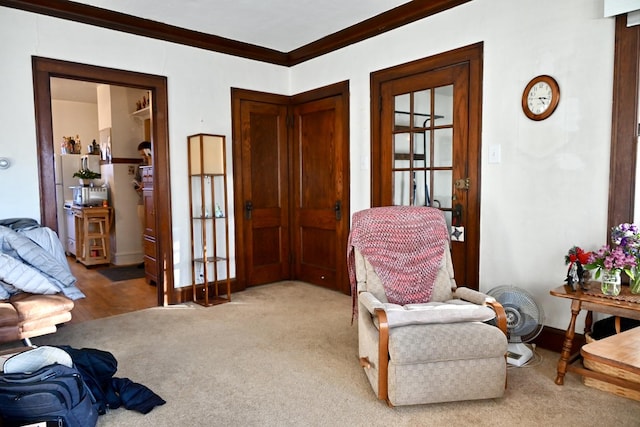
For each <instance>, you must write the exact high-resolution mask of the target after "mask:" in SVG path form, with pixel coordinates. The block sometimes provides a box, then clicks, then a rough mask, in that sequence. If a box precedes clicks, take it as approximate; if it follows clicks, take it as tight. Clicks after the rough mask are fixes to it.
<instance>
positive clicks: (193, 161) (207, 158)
mask: <svg viewBox="0 0 640 427" xmlns="http://www.w3.org/2000/svg"><path fill="white" fill-rule="evenodd" d="M189 170H190V173H191V175H219V174H223V173H224V138H223V137H222V136H219V135H208V134H197V135H192V136H190V137H189Z"/></svg>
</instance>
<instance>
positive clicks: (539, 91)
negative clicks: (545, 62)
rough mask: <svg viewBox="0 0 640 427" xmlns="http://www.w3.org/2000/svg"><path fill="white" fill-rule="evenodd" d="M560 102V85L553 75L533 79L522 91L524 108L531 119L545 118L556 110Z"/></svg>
mask: <svg viewBox="0 0 640 427" xmlns="http://www.w3.org/2000/svg"><path fill="white" fill-rule="evenodd" d="M558 102H560V87H559V86H558V82H556V81H555V79H554V78H553V77H551V76H547V75H541V76H537V77H534V78H533V79H531V81H530V82H529V84H527V87H525V88H524V92H522V110H523V111H524V114H525V115H526V116H527V117H529V118H530V119H531V120H544V119H546V118H547V117H549V116H550V115H551V114H553V112H554V111H555V109H556V107H557V106H558Z"/></svg>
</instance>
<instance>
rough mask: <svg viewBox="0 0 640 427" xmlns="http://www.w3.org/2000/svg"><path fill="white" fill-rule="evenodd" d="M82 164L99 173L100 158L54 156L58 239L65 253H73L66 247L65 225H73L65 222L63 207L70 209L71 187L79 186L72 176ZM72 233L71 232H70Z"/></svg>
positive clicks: (66, 231)
mask: <svg viewBox="0 0 640 427" xmlns="http://www.w3.org/2000/svg"><path fill="white" fill-rule="evenodd" d="M83 163H85V164H86V166H87V168H88V169H90V170H92V171H94V172H100V156H96V155H80V154H56V157H55V180H56V208H57V212H58V237H59V238H60V241H61V242H62V246H63V247H64V249H65V251H67V252H70V253H74V251H73V250H69V248H68V247H67V240H68V239H67V238H68V236H69V235H70V233H69V230H68V227H67V224H69V223H71V224H72V223H73V222H72V221H71V222H69V221H67V220H66V215H67V214H69V211H68V210H67V211H66V212H65V209H64V208H65V206H67V207H71V205H72V204H73V190H72V188H71V187H76V186H78V185H80V183H79V182H78V178H74V177H73V174H74V173H76V172H78V171H79V170H80V169H81V168H82V167H83ZM71 232H72V233H73V230H71Z"/></svg>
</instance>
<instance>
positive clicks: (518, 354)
mask: <svg viewBox="0 0 640 427" xmlns="http://www.w3.org/2000/svg"><path fill="white" fill-rule="evenodd" d="M532 357H533V351H531V349H530V348H529V347H528V346H527V345H526V344H524V343H521V342H519V343H509V346H508V347H507V363H508V364H509V365H514V366H518V367H519V366H522V365H524V364H525V363H527V362H528V361H529V360H530V359H531V358H532Z"/></svg>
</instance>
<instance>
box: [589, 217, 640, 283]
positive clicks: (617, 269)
mask: <svg viewBox="0 0 640 427" xmlns="http://www.w3.org/2000/svg"><path fill="white" fill-rule="evenodd" d="M639 264H640V232H639V230H638V227H637V226H636V225H635V224H629V223H623V224H619V225H617V226H615V227H613V228H612V229H611V244H610V245H604V246H602V247H601V248H600V249H599V250H598V251H596V252H592V253H591V255H590V256H589V260H588V264H587V265H586V266H585V267H586V268H587V269H589V270H595V278H596V279H597V278H598V277H600V273H601V272H603V271H606V272H613V273H617V274H620V273H621V272H622V271H624V272H625V273H626V274H627V275H628V276H629V280H630V287H631V292H633V293H640V269H639Z"/></svg>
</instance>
